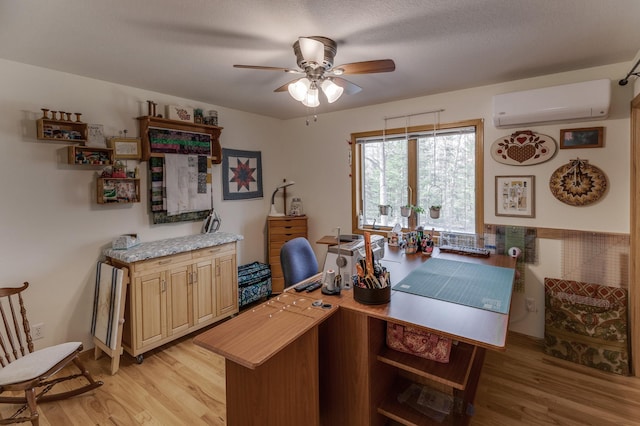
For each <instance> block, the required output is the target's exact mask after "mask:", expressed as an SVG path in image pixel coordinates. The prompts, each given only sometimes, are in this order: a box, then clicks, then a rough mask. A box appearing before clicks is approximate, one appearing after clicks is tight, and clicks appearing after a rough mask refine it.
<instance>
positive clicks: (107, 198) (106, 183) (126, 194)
mask: <svg viewBox="0 0 640 426" xmlns="http://www.w3.org/2000/svg"><path fill="white" fill-rule="evenodd" d="M96 189H97V191H96V192H97V202H98V204H112V203H120V204H126V203H139V202H140V179H135V178H98V180H97V182H96Z"/></svg>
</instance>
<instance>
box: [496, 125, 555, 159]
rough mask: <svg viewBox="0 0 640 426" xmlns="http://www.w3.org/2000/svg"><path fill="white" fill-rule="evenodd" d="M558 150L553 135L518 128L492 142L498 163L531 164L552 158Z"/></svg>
mask: <svg viewBox="0 0 640 426" xmlns="http://www.w3.org/2000/svg"><path fill="white" fill-rule="evenodd" d="M556 150H557V146H556V141H555V140H554V139H553V138H552V137H551V136H547V135H543V134H540V133H537V132H532V131H531V130H518V131H517V132H515V133H512V134H510V135H509V136H503V137H501V138H498V139H496V140H495V142H493V144H491V157H492V158H493V159H494V160H496V161H497V162H498V163H503V164H510V165H512V166H530V165H532V164H538V163H544V162H545V161H548V160H550V159H551V158H552V157H553V154H555V153H556Z"/></svg>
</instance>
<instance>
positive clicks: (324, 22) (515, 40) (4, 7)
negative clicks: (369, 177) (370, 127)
mask: <svg viewBox="0 0 640 426" xmlns="http://www.w3.org/2000/svg"><path fill="white" fill-rule="evenodd" d="M639 18H640V1H639V0H208V1H207V0H133V1H132V0H103V1H96V0H89V1H87V0H55V1H46V0H0V58H4V59H9V60H13V61H17V62H23V63H27V64H33V65H37V66H42V67H46V68H51V69H55V70H60V71H65V72H69V73H72V74H78V75H83V76H88V77H92V78H96V79H100V80H106V81H111V82H115V83H120V84H124V85H128V86H134V87H139V88H143V89H148V90H152V91H156V92H161V93H166V94H171V95H175V96H179V97H184V98H188V99H193V100H198V101H202V102H206V103H210V104H214V105H219V106H223V107H228V108H234V109H238V110H242V111H248V112H253V113H257V114H262V115H266V116H272V117H278V118H283V119H286V118H293V117H300V116H304V115H306V114H307V113H308V111H307V108H305V107H304V106H303V105H302V104H301V103H299V102H296V101H294V100H293V99H292V98H291V97H290V96H289V95H288V94H287V93H286V92H284V93H274V92H273V90H274V89H275V88H277V87H279V86H281V85H283V84H285V83H286V82H287V81H290V80H291V79H292V76H291V75H288V74H285V73H283V72H275V71H257V70H247V69H236V68H233V64H251V65H261V66H275V67H289V68H295V67H296V61H295V56H294V54H293V49H292V47H291V45H292V44H293V42H294V41H296V39H297V38H298V37H299V36H314V35H317V36H325V37H329V38H332V39H334V40H336V41H337V42H338V53H337V55H336V59H335V64H336V65H338V64H342V63H350V62H358V61H366V60H372V59H393V60H394V61H395V63H396V71H395V72H392V73H382V74H370V75H351V76H347V78H348V80H350V81H352V82H354V83H356V84H357V85H359V86H361V87H362V88H363V90H362V92H360V93H358V94H355V95H351V96H346V95H345V96H343V97H342V98H341V99H340V100H338V101H337V102H336V103H335V104H332V105H327V104H326V103H323V104H321V106H320V107H318V108H317V113H325V112H329V111H337V110H341V109H346V108H354V107H360V106H363V105H370V104H376V103H381V102H387V101H392V100H398V99H406V98H413V97H417V96H422V95H429V94H433V93H440V92H446V91H451V90H456V89H463V88H468V87H475V86H481V85H486V84H493V83H498V82H503V81H509V80H516V79H521V78H528V77H534V76H538V75H544V74H550V73H556V72H563V71H570V70H575V69H581V68H588V67H593V66H598V65H606V64H613V63H619V62H627V61H631V60H632V59H633V58H634V56H635V54H636V53H637V52H638V50H639V49H640V25H639V24H638V19H639ZM294 77H295V76H294ZM622 77H624V76H620V78H622ZM0 84H10V83H8V82H1V83H0ZM87 96H90V94H87Z"/></svg>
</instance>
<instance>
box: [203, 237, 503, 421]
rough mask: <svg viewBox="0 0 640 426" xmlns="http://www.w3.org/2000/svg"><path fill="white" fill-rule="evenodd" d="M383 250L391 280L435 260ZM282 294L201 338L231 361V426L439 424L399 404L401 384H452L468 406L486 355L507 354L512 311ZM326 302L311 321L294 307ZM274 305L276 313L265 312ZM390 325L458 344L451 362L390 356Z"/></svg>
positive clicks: (401, 296) (408, 297)
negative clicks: (371, 303) (419, 330)
mask: <svg viewBox="0 0 640 426" xmlns="http://www.w3.org/2000/svg"><path fill="white" fill-rule="evenodd" d="M385 253H386V254H385V260H383V263H384V264H385V266H387V268H388V269H389V270H390V271H391V274H392V275H391V278H392V282H393V283H397V282H398V281H400V280H401V279H402V278H403V277H404V276H405V275H406V274H408V273H409V272H410V271H411V270H412V269H413V268H415V267H416V266H418V265H420V264H421V263H422V262H424V261H425V260H426V259H428V257H426V256H422V255H420V254H417V255H404V254H403V253H402V252H401V251H400V250H398V249H395V248H388V249H387V250H386V251H385ZM434 255H437V256H438V257H441V258H446V259H454V260H461V261H468V262H479V263H484V264H489V265H494V266H504V267H510V268H514V267H515V259H512V258H509V257H506V256H497V255H493V256H491V257H490V258H474V257H469V256H461V255H457V254H448V253H447V254H445V253H437V252H436V253H434ZM283 297H286V298H285V299H282V298H283ZM279 298H280V299H279V300H276V301H275V302H272V300H270V301H267V302H265V303H263V304H262V305H260V306H259V307H257V308H256V309H254V310H251V311H249V312H246V313H243V314H241V315H239V316H238V317H237V318H234V319H231V320H230V321H228V322H226V323H224V324H222V325H220V326H217V327H215V328H213V329H211V330H209V331H207V332H205V333H202V334H201V335H200V336H198V337H196V339H195V340H194V341H195V343H196V344H198V345H201V346H203V347H206V348H208V349H210V350H212V351H214V352H216V353H218V354H220V355H223V356H224V357H225V358H226V366H227V371H226V374H227V424H229V425H231V426H232V425H240V424H242V425H251V424H256V425H258V424H260V425H274V426H275V425H285V424H287V425H289V424H291V425H293V424H305V425H318V424H323V425H334V424H335V425H338V424H345V425H346V424H348V425H363V426H364V425H376V426H378V425H380V426H381V425H383V424H385V422H386V421H387V420H389V419H394V420H396V421H402V422H403V424H420V425H421V424H431V423H430V420H429V419H428V418H425V417H424V416H422V415H420V414H419V413H417V412H416V411H414V410H412V409H410V408H408V407H406V406H404V405H401V404H399V403H397V401H396V398H395V396H396V395H397V394H398V393H399V392H401V391H402V390H403V387H406V386H407V383H408V382H409V381H414V382H419V383H432V382H433V383H436V384H439V385H442V386H446V387H449V388H451V389H452V392H453V394H454V395H455V396H457V397H458V398H459V399H460V400H461V401H463V402H462V404H461V405H462V406H464V407H466V406H467V405H468V404H472V403H473V400H474V399H475V392H476V388H477V385H478V379H479V376H480V371H481V368H482V363H483V361H484V353H485V349H487V348H488V349H494V350H503V349H504V348H505V339H506V333H507V325H508V315H503V314H497V313H493V312H489V311H485V310H481V309H476V308H471V307H467V306H462V305H457V304H454V303H450V302H444V301H440V300H434V299H428V298H424V297H420V296H416V295H412V294H409V293H403V292H397V291H392V294H391V301H390V303H388V304H385V305H376V306H369V305H362V304H360V303H358V302H356V301H355V300H354V299H353V292H352V291H342V293H341V294H340V295H337V296H327V295H323V294H322V293H320V291H319V290H316V291H315V292H314V293H310V294H308V293H295V292H293V293H290V292H285V293H283V294H282V295H280V296H279ZM319 298H322V299H323V300H324V301H325V302H328V303H330V304H331V305H332V307H331V308H330V309H321V308H315V310H313V311H312V312H313V315H309V316H304V317H303V316H302V315H301V314H300V313H299V312H298V313H296V312H291V309H290V306H288V305H292V303H290V302H293V301H296V305H298V304H300V305H301V306H304V309H309V308H308V304H310V302H311V301H313V300H314V299H319ZM276 299H277V298H276ZM283 307H284V309H283ZM276 308H277V309H276ZM269 309H273V310H274V311H275V312H277V314H275V315H274V314H273V313H271V314H270V315H272V316H271V317H269V316H268V315H265V314H264V313H266V312H268V310H269ZM388 321H389V322H394V323H399V324H404V325H411V326H414V327H419V328H422V329H424V330H427V331H434V332H437V333H439V334H443V335H446V336H449V337H452V338H454V339H456V340H459V341H460V343H459V344H458V345H457V346H456V347H455V348H454V349H453V350H452V353H451V360H450V362H449V364H440V363H436V362H434V361H429V360H424V359H422V358H417V357H414V356H412V355H408V354H403V353H400V352H396V351H392V350H389V349H388V348H386V344H385V336H386V324H387V322H388ZM315 365H318V368H315ZM249 407H250V408H249ZM320 407H322V409H320ZM469 420H470V417H469V416H467V415H464V414H461V415H457V416H454V415H450V416H448V417H447V419H446V420H445V423H444V424H467V423H468V422H469ZM434 424H435V423H434Z"/></svg>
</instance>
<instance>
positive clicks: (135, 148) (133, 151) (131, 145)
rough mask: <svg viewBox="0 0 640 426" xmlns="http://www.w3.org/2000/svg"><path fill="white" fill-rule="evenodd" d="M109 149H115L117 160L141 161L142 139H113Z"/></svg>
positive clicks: (110, 141) (114, 154)
mask: <svg viewBox="0 0 640 426" xmlns="http://www.w3.org/2000/svg"><path fill="white" fill-rule="evenodd" d="M109 147H110V148H111V149H113V156H114V157H115V159H116V160H118V159H121V160H140V159H141V158H142V151H141V148H140V138H111V139H109Z"/></svg>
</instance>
